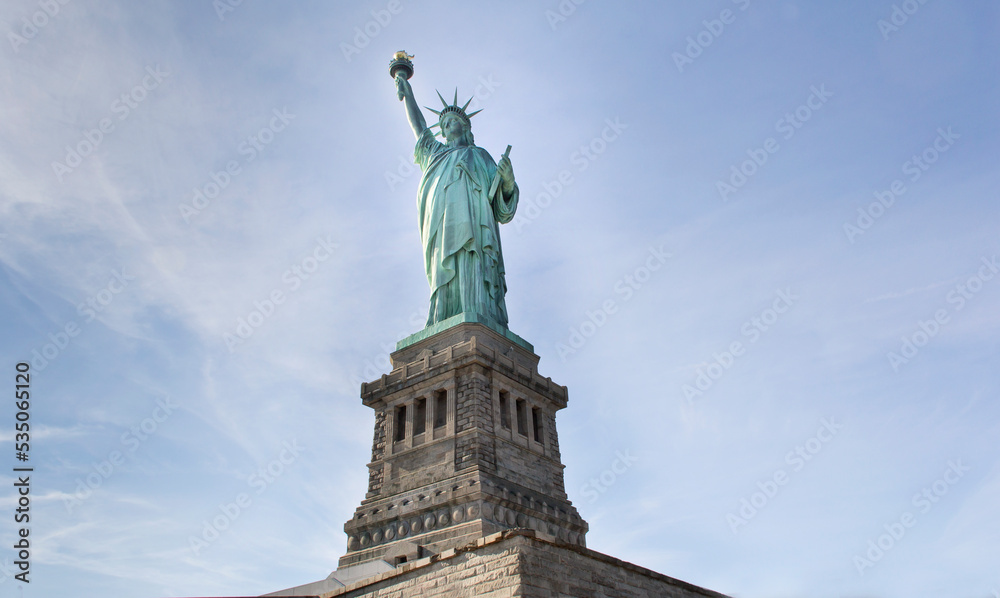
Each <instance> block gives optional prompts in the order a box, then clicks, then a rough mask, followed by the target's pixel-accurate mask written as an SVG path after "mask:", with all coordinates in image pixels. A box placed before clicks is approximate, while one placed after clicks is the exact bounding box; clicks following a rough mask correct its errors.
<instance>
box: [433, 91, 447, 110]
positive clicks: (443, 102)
mask: <svg viewBox="0 0 1000 598" xmlns="http://www.w3.org/2000/svg"><path fill="white" fill-rule="evenodd" d="M434 91H437V94H438V97H439V98H441V104H442V105H444V107H445V108H447V107H448V102H446V101H444V97H443V96H442V95H441V92H440V91H438V90H436V89H435V90H434Z"/></svg>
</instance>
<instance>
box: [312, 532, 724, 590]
mask: <svg viewBox="0 0 1000 598" xmlns="http://www.w3.org/2000/svg"><path fill="white" fill-rule="evenodd" d="M319 596H320V598H362V597H364V598H389V597H392V598H411V597H412V598H417V597H422V598H466V597H473V596H476V597H481V598H508V597H523V598H570V597H572V598H605V597H607V598H611V597H614V598H648V597H663V598H695V597H697V598H706V597H711V598H726V597H725V596H724V595H723V594H719V593H718V592H713V591H711V590H706V589H704V588H701V587H698V586H696V585H693V584H690V583H687V582H684V581H680V580H678V579H674V578H672V577H667V576H666V575H662V574H660V573H657V572H655V571H651V570H649V569H646V568H644V567H639V566H638V565H633V564H632V563H628V562H625V561H622V560H619V559H616V558H613V557H610V556H608V555H605V554H601V553H599V552H596V551H594V550H590V549H588V548H585V547H583V546H579V545H576V544H569V543H565V542H562V541H559V540H557V539H556V538H555V537H553V536H550V535H548V534H544V533H542V532H538V531H534V530H526V529H513V530H506V531H503V532H498V533H495V534H492V535H490V536H487V537H485V538H482V539H480V540H478V541H476V542H474V543H471V544H469V545H467V546H465V547H463V548H460V549H457V550H446V551H444V552H442V553H441V554H437V555H433V556H431V557H427V558H423V559H418V560H415V561H410V562H406V563H402V564H400V565H399V566H397V567H395V568H394V569H392V570H390V571H385V572H383V573H379V574H376V575H374V576H372V577H369V578H367V579H362V580H358V581H355V582H353V583H351V584H349V585H347V586H344V587H342V588H337V589H335V590H333V591H330V592H326V593H323V594H319Z"/></svg>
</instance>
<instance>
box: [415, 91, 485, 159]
mask: <svg viewBox="0 0 1000 598" xmlns="http://www.w3.org/2000/svg"><path fill="white" fill-rule="evenodd" d="M438 97H439V98H441V103H442V104H443V105H444V107H443V108H442V109H441V110H440V111H439V110H435V109H433V108H427V109H428V110H430V111H431V112H433V113H434V114H437V115H438V122H437V124H436V125H432V128H433V127H439V128H440V129H441V136H442V137H444V138H445V139H446V140H447V141H448V143H452V144H454V143H457V144H458V145H475V139H474V137H473V136H472V120H471V119H472V117H473V116H475V115H477V114H479V113H480V112H481V110H476V111H475V112H473V113H471V114H466V112H465V109H466V108H468V107H469V104H470V103H471V102H472V98H469V101H468V102H466V103H465V105H464V106H462V107H461V108H460V107H459V106H458V89H456V90H455V99H454V100H453V101H452V103H451V104H449V103H448V102H446V101H444V98H443V97H441V92H438Z"/></svg>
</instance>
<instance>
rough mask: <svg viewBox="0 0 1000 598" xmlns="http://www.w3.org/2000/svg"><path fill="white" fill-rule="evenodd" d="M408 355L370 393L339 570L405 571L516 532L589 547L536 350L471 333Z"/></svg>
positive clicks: (553, 393)
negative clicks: (361, 492)
mask: <svg viewBox="0 0 1000 598" xmlns="http://www.w3.org/2000/svg"><path fill="white" fill-rule="evenodd" d="M415 336H416V335H415ZM400 347H401V348H400V349H399V350H397V351H396V352H395V353H393V354H392V356H391V357H392V365H393V370H392V372H390V373H389V374H386V375H383V376H382V378H381V379H379V380H376V381H374V382H370V383H366V384H362V387H361V398H362V401H363V402H364V404H365V405H367V406H368V407H371V408H372V409H373V410H374V411H375V436H374V441H373V443H372V459H371V463H369V464H368V472H369V477H368V492H367V493H366V494H365V498H364V500H363V501H362V502H361V506H360V507H358V509H357V510H356V511H355V514H354V517H352V518H351V520H350V521H348V522H347V523H346V524H345V525H344V531H345V532H347V535H348V541H347V553H346V554H345V555H344V556H343V557H341V559H340V568H350V567H354V566H358V565H362V564H365V563H370V562H372V561H379V560H383V561H386V562H388V563H389V564H391V565H400V564H402V563H405V562H409V561H413V560H416V559H422V558H427V557H429V556H431V555H435V554H440V553H443V552H444V551H447V550H449V549H456V548H460V547H463V546H466V545H468V544H469V543H470V542H473V543H474V542H476V541H477V540H479V539H482V538H483V537H485V536H488V535H491V534H494V533H496V532H500V531H503V530H508V529H513V528H525V529H531V530H536V531H538V532H540V533H543V534H546V536H547V537H552V538H555V539H557V540H558V541H560V542H563V543H566V544H568V545H575V546H581V547H582V546H585V536H586V533H587V523H586V522H585V521H583V520H582V519H581V518H580V516H579V514H578V513H577V511H576V508H574V507H573V505H572V503H571V502H570V501H569V499H568V498H567V496H566V489H565V485H564V481H563V467H564V466H563V464H562V461H561V458H560V454H559V436H558V434H557V432H556V412H557V411H559V410H560V409H562V408H564V407H566V402H567V392H566V387H565V386H560V385H559V384H556V383H554V382H552V380H551V379H549V378H544V377H542V376H540V375H539V374H538V359H539V358H538V356H537V355H535V354H534V352H533V351H532V350H531V345H529V344H527V343H525V342H524V341H523V340H521V339H520V338H518V337H516V336H515V335H512V334H510V333H509V332H506V331H499V330H497V329H496V328H495V327H493V326H489V325H487V324H486V323H480V322H476V321H463V322H461V323H459V324H457V325H453V326H451V327H448V328H445V329H443V330H441V331H438V332H436V333H434V334H431V335H429V336H427V335H425V337H421V338H416V339H414V338H413V337H411V339H407V340H405V341H402V342H401V343H400Z"/></svg>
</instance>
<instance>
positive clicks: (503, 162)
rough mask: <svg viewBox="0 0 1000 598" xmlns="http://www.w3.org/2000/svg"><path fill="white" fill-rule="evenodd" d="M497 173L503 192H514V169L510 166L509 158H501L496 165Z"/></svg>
mask: <svg viewBox="0 0 1000 598" xmlns="http://www.w3.org/2000/svg"><path fill="white" fill-rule="evenodd" d="M497 172H499V173H500V180H501V181H502V182H503V190H504V192H505V193H510V192H511V191H513V190H514V168H513V167H512V166H511V165H510V158H508V157H507V156H502V157H501V158H500V163H499V164H497Z"/></svg>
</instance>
